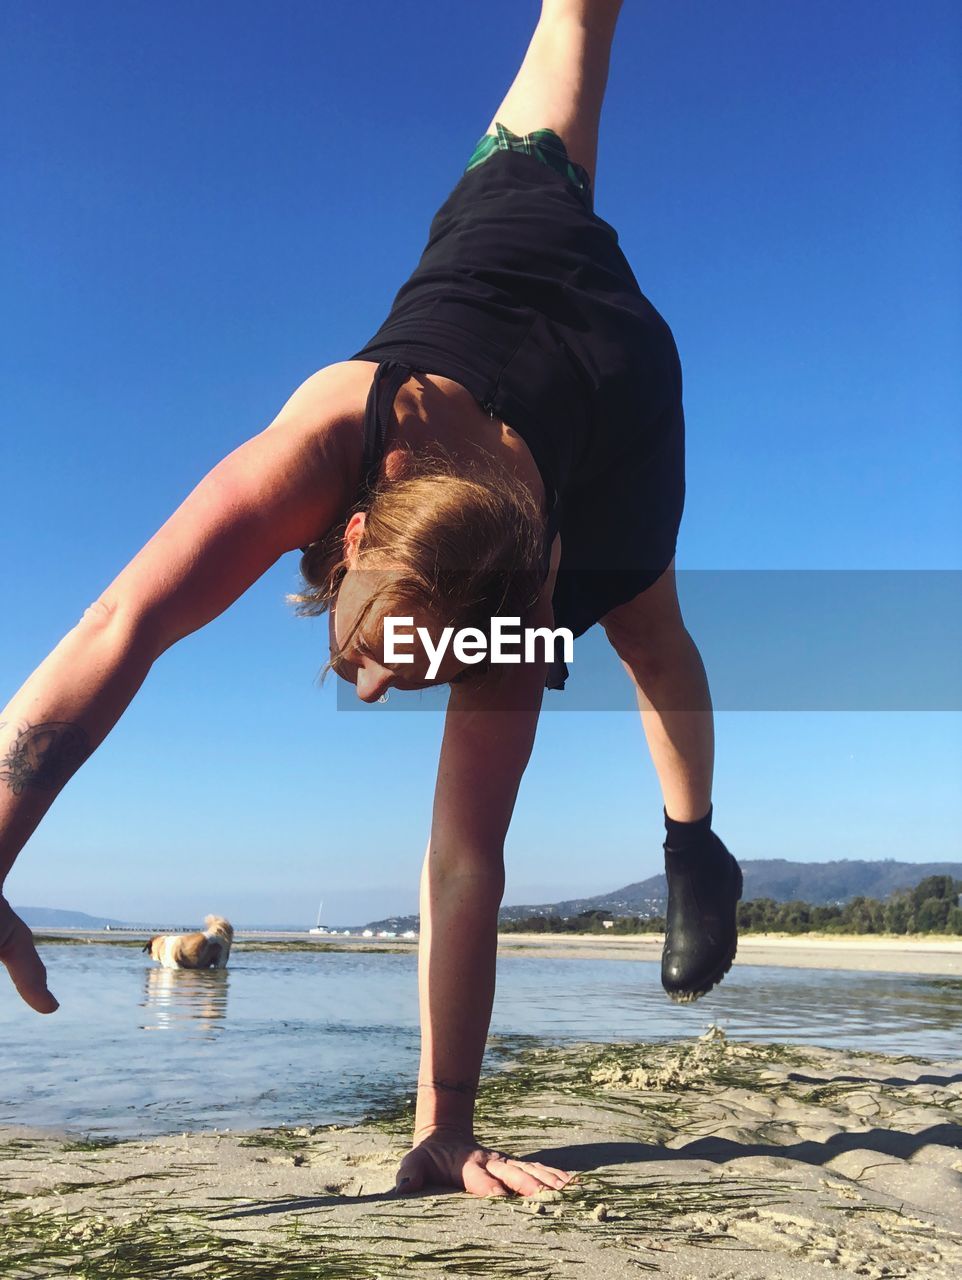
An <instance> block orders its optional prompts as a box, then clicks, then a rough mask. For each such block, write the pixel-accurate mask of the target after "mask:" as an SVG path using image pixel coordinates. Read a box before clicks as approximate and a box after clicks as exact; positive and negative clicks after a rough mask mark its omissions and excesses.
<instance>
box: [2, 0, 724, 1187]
mask: <svg viewBox="0 0 962 1280" xmlns="http://www.w3.org/2000/svg"><path fill="white" fill-rule="evenodd" d="M619 8H620V0H543V8H542V14H541V17H540V19H539V22H538V25H537V27H536V29H535V32H534V35H533V37H532V40H531V44H530V47H529V49H528V51H527V54H526V56H525V58H524V61H523V63H522V66H521V68H520V70H519V72H518V75H517V77H516V79H515V81H514V83H513V84H512V86H511V88H510V90H509V92H508V94H507V96H506V98H505V99H504V101H503V102H502V104H501V106H500V107H499V109H498V111H497V114H496V116H495V119H494V120H493V121H492V123H491V125H490V127H489V129H488V131H487V133H486V134H485V136H484V137H483V138H482V139H481V142H480V143H479V144H478V147H477V149H476V151H475V153H474V155H473V156H472V157H471V159H470V162H469V166H468V169H467V170H466V172H465V174H464V176H463V177H462V179H461V181H460V182H459V183H458V185H457V187H456V188H455V190H454V192H453V193H452V195H451V196H450V197H449V199H448V201H447V202H446V203H445V205H444V206H443V207H442V209H441V210H440V211H439V213H438V215H437V217H436V218H435V220H434V223H433V224H432V227H431V235H430V238H429V243H428V246H427V248H426V250H425V253H424V255H423V257H422V260H421V263H420V264H419V266H418V268H417V270H416V271H415V273H414V275H413V276H412V278H411V279H410V280H409V281H408V282H407V284H405V286H404V287H403V288H402V290H401V291H400V293H399V294H398V297H397V299H396V300H395V304H394V307H393V309H392V312H391V315H390V316H389V318H388V320H387V321H386V322H385V324H384V325H383V326H382V328H381V329H380V330H379V332H378V333H377V334H376V335H375V337H374V338H372V340H371V341H370V342H369V343H368V344H367V345H366V346H365V347H364V348H362V349H361V350H360V351H358V352H357V353H356V354H355V355H354V356H353V357H352V358H351V359H350V360H347V361H344V362H343V363H340V364H336V365H332V366H330V367H328V368H325V369H322V370H321V371H320V372H319V373H317V374H315V375H314V376H313V377H312V378H310V379H308V381H307V382H306V383H305V384H304V385H303V386H302V387H301V388H300V389H299V390H298V391H297V392H296V393H295V395H294V396H293V397H292V398H291V400H290V401H289V402H288V403H287V404H286V405H285V406H284V408H283V409H282V410H281V412H280V414H279V415H278V417H277V418H276V420H275V421H274V422H273V423H272V424H271V425H270V426H269V427H268V428H267V429H266V430H265V431H263V432H262V433H261V434H259V435H257V436H255V437H254V438H253V439H251V440H249V441H248V442H247V443H246V444H244V445H242V446H241V447H240V448H239V449H237V450H236V451H235V452H234V453H232V454H231V455H230V456H229V457H227V458H226V459H224V461H223V462H221V463H220V464H219V465H218V466H217V467H215V468H214V470H213V471H212V472H211V473H210V474H209V475H208V476H207V477H206V478H205V479H204V480H202V481H201V483H200V484H199V486H198V487H197V489H196V490H195V491H194V492H193V493H192V494H191V495H190V496H189V497H188V498H187V499H186V501H185V502H184V503H183V505H182V506H181V507H180V508H179V509H178V510H177V511H176V512H175V513H174V514H173V516H172V517H171V518H170V519H169V520H168V521H167V523H166V524H165V525H164V526H163V527H162V528H161V529H160V531H159V532H158V533H157V534H156V535H155V536H154V538H152V539H151V541H150V542H149V543H148V544H147V545H146V546H145V547H144V548H143V550H142V551H141V552H140V553H139V554H138V555H137V556H136V557H135V558H134V560H133V561H132V562H131V563H130V564H129V565H128V566H127V567H126V568H125V569H124V570H123V571H122V573H121V574H120V575H119V577H118V578H117V579H116V580H115V581H114V582H113V583H112V584H111V585H110V586H109V587H108V588H107V590H106V591H105V592H104V593H103V595H102V596H101V597H100V599H99V600H98V601H97V602H96V603H95V604H94V605H92V606H91V607H90V608H89V609H88V610H87V611H86V613H85V615H84V617H83V619H82V620H81V621H80V623H79V624H78V625H77V626H76V627H75V628H74V629H73V630H72V631H71V632H70V633H69V634H68V635H67V636H66V637H65V638H64V640H63V641H62V642H61V643H60V644H59V645H58V646H57V648H56V649H55V650H54V651H53V653H51V654H50V656H49V657H48V658H47V659H46V660H45V661H44V662H43V663H42V664H41V666H40V667H39V668H38V669H37V670H36V671H35V672H34V673H33V675H32V676H31V677H30V678H29V679H28V681H27V683H26V684H25V685H24V687H23V688H22V689H21V690H20V691H19V692H18V693H17V694H16V695H15V696H14V698H13V699H12V701H11V702H10V704H9V705H8V707H7V708H6V710H5V712H4V713H3V714H2V715H0V720H2V722H3V723H2V724H0V883H2V879H3V878H4V877H5V875H6V872H7V871H8V870H9V868H10V866H11V865H12V863H13V861H14V859H15V858H16V856H17V854H18V853H19V851H20V849H21V848H22V847H23V845H24V844H25V842H26V841H27V839H28V838H29V836H30V835H31V833H32V832H33V830H34V828H35V827H36V825H37V823H38V822H39V821H40V819H41V818H42V816H43V814H44V813H45V811H46V809H47V808H48V806H49V805H50V803H51V802H52V800H53V798H54V796H55V795H56V794H57V792H58V791H59V790H60V788H61V787H62V786H63V784H64V783H65V782H66V781H67V779H68V778H69V777H70V776H71V774H72V773H73V772H74V771H75V770H76V768H77V767H78V766H79V765H80V764H81V763H82V762H83V760H84V759H86V758H87V756H88V755H89V754H90V753H91V752H92V751H93V750H94V749H95V748H96V746H97V745H98V744H99V743H100V742H101V741H102V740H103V738H104V737H105V736H106V735H107V733H109V731H110V729H111V728H112V727H113V725H114V724H115V722H116V721H117V719H118V718H119V716H120V715H121V714H122V712H123V710H124V709H125V707H126V706H127V704H128V703H129V702H130V700H131V699H132V698H133V696H134V694H135V693H136V691H137V689H138V688H139V686H140V684H141V683H142V681H143V680H144V678H145V676H146V675H147V672H148V671H149V670H150V667H151V665H152V663H153V661H154V660H155V659H156V658H157V657H158V656H159V655H160V654H161V653H162V652H163V651H164V650H165V649H167V648H168V647H169V646H170V645H172V644H173V643H174V642H175V641H176V640H178V639H180V638H181V637H183V636H186V635H187V634H189V633H190V632H191V631H194V630H196V629H197V628H199V627H201V626H203V625H205V624H206V623H207V622H209V621H210V620H211V619H213V618H214V617H216V616H217V615H218V614H219V613H221V612H222V611H223V610H224V609H226V608H227V606H228V605H229V604H231V603H232V602H233V601H234V600H235V599H236V598H237V597H238V596H239V595H241V593H242V592H243V591H245V590H246V588H247V587H249V586H250V585H251V584H252V583H253V582H254V581H255V580H256V579H257V578H258V577H259V576H260V575H261V574H262V573H264V572H265V570H267V569H268V568H269V567H270V566H271V565H272V564H273V563H274V562H275V561H276V560H277V559H278V557H279V556H281V555H282V554H284V553H285V552H288V551H291V550H293V549H295V548H302V549H306V550H305V554H304V558H303V561H302V567H303V570H304V575H305V579H306V585H305V588H304V591H303V592H302V594H301V595H300V597H299V601H300V607H301V608H302V609H303V610H306V611H323V610H325V609H330V614H331V654H332V657H331V663H332V666H333V667H334V669H335V670H336V671H337V673H338V674H339V675H340V676H343V677H344V678H347V679H350V680H353V681H354V682H355V684H356V686H357V693H358V696H359V697H361V698H362V699H363V700H365V701H368V702H370V701H373V700H376V699H379V698H384V697H386V696H387V695H388V692H389V691H390V690H393V689H399V690H400V689H408V688H421V687H424V685H425V684H428V683H439V682H441V681H445V682H450V683H451V685H452V689H451V695H450V700H449V707H448V713H447V719H446V726H445V733H444V740H443V744H442V749H441V759H440V764H439V770H438V781H437V789H436V794H435V802H434V812H433V819H432V827H431V838H430V843H429V847H428V852H427V856H426V858H425V863H424V872H423V876H422V891H421V938H420V969H419V972H420V979H419V982H420V995H421V1013H422V1055H421V1069H420V1075H419V1084H418V1107H417V1118H416V1128H415V1134H414V1146H413V1148H412V1150H411V1152H409V1153H408V1155H407V1156H406V1157H405V1159H404V1161H403V1163H402V1166H401V1170H400V1172H399V1175H398V1186H399V1188H400V1189H402V1190H404V1189H414V1188H416V1187H419V1186H421V1185H424V1184H426V1183H433V1184H442V1185H454V1186H463V1187H465V1188H466V1190H468V1191H469V1192H473V1193H474V1194H478V1195H505V1194H508V1193H510V1192H517V1193H520V1194H524V1195H528V1194H533V1193H535V1192H537V1191H538V1190H539V1189H540V1188H541V1187H544V1186H547V1187H559V1186H562V1185H564V1183H565V1181H567V1176H568V1175H567V1174H565V1173H564V1172H563V1171H561V1170H558V1169H549V1168H547V1167H545V1166H543V1165H540V1164H535V1163H530V1162H524V1161H520V1160H516V1159H512V1158H509V1157H507V1156H504V1155H503V1154H501V1153H498V1152H492V1151H490V1150H488V1149H487V1148H485V1147H484V1146H483V1145H482V1144H480V1143H479V1142H478V1141H477V1139H476V1138H475V1136H474V1134H473V1129H472V1116H473V1107H474V1092H475V1089H476V1086H477V1081H478V1076H479V1073H480V1066H481V1059H482V1055H483V1050H484V1044H485V1038H486V1034H487V1028H488V1022H489V1018H490V1013H491V1004H492V999H493V994H494V971H495V952H496V946H497V913H498V907H499V903H500V900H501V894H502V889H503V861H502V850H503V843H504V838H505V834H506V831H507V827H508V823H509V820H510V817H511V812H512V809H513V805H514V800H515V796H516V793H517V788H518V784H519V781H520V778H521V775H522V772H523V770H524V767H525V765H526V762H527V759H528V755H529V753H530V750H531V745H532V742H533V740H534V734H535V726H536V724H537V720H538V714H539V709H540V705H541V699H542V694H543V689H544V686H545V683H546V677H547V683H548V684H549V686H551V687H555V688H561V687H563V684H564V678H565V675H566V673H565V672H564V670H563V667H562V666H560V665H558V664H555V665H554V666H550V667H549V666H548V665H547V662H546V660H545V659H544V658H541V659H539V660H538V661H531V662H525V663H522V664H519V665H516V666H506V667H504V668H503V669H499V670H497V671H494V670H491V671H488V672H485V671H484V670H483V664H482V666H480V667H479V666H474V665H468V664H466V663H464V662H462V661H460V660H459V659H458V658H457V657H456V656H454V655H450V654H449V655H446V656H445V658H444V661H443V663H442V665H441V667H440V669H438V670H437V671H436V672H434V673H433V675H432V674H431V672H430V670H429V667H428V663H427V659H426V653H425V647H424V646H423V645H422V646H421V647H417V646H415V648H414V649H413V650H412V657H413V659H414V660H413V662H411V663H408V664H401V663H399V662H397V661H392V659H391V657H390V655H389V653H388V651H387V650H386V645H385V640H386V637H385V619H386V618H387V617H393V616H401V615H406V616H409V617H411V618H412V619H413V621H414V622H415V623H416V624H417V625H422V626H424V627H425V628H426V632H427V634H428V635H429V636H431V637H437V635H438V633H439V632H440V629H441V628H443V627H445V626H448V625H455V626H457V627H468V626H473V627H476V628H477V629H479V630H480V631H482V633H484V632H485V631H486V630H488V631H489V630H490V628H491V625H492V624H491V620H492V618H493V617H496V616H497V617H501V616H503V617H508V616H518V617H522V618H523V619H524V621H525V623H526V625H528V626H535V627H537V626H547V627H551V626H552V625H558V626H565V627H569V628H570V629H571V630H572V631H573V632H574V633H575V634H579V633H580V632H583V631H584V630H586V629H587V628H588V627H589V626H591V625H593V624H594V623H595V622H599V621H600V622H601V623H602V625H603V626H604V628H605V630H606V632H607V635H608V637H609V639H610V640H611V643H612V644H613V645H614V647H615V649H616V651H617V653H618V655H619V656H620V658H621V660H622V662H623V664H624V666H625V668H626V670H627V672H628V675H629V676H630V678H631V680H632V681H633V683H634V686H635V688H636V690H637V696H638V702H639V707H640V710H641V715H642V720H643V723H644V728H645V732H646V735H647V738H648V743H649V746H650V749H651V752H652V756H653V759H654V762H655V765H656V769H657V772H658V776H659V779H660V782H661V786H662V790H663V795H664V801H665V818H666V827H667V833H668V835H667V840H666V866H667V870H668V876H669V908H668V935H667V939H666V945H665V956H664V961H663V972H662V977H663V982H664V984H665V986H666V989H667V990H668V991H669V993H670V994H671V995H673V996H674V997H675V998H679V999H691V998H695V997H696V996H697V995H700V994H702V993H703V992H704V991H706V990H708V989H709V988H710V987H711V986H712V985H713V984H714V983H715V982H717V981H719V980H720V979H721V977H722V976H723V975H724V973H725V972H727V969H728V967H729V966H730V964H731V961H732V957H733V955H734V950H735V905H736V902H737V898H738V896H739V894H740V890H741V878H740V872H739V871H738V867H737V863H735V861H734V859H733V858H732V857H731V855H730V854H729V853H728V852H727V850H725V848H724V846H723V845H722V844H721V842H720V841H719V840H718V838H717V837H716V836H715V835H714V834H713V833H712V832H711V774H712V758H713V745H712V744H713V738H712V718H711V703H710V700H709V694H708V688H707V683H706V680H705V675H704V670H703V667H702V665H701V660H700V658H699V656H698V653H697V650H696V649H695V647H694V644H693V643H692V641H691V638H690V637H689V636H688V633H687V632H686V630H685V628H684V625H683V623H682V619H681V615H680V612H679V608H678V602H677V598H676V594H675V583H674V569H673V556H674V547H675V538H676V535H677V529H678V522H679V520H680V517H681V508H682V500H683V492H684V478H683V436H684V424H683V417H682V411H681V378H680V370H679V366H678V359H677V354H676V352H675V347H674V343H673V341H672V338H671V333H670V331H669V329H668V327H667V325H665V323H664V321H663V320H662V319H661V317H660V316H658V314H657V312H655V310H654V309H653V308H652V307H651V305H650V304H649V303H648V302H647V300H646V299H645V298H644V297H643V296H642V294H641V293H640V291H639V289H638V286H637V283H636V282H635V279H634V276H633V275H632V273H631V270H630V268H629V267H628V264H627V262H626V261H625V259H624V257H623V256H622V254H621V251H620V249H619V248H618V244H617V236H616V234H615V232H614V230H613V229H612V228H611V227H610V226H609V225H608V224H607V223H605V222H603V221H602V220H601V219H600V218H598V217H596V216H595V214H594V213H593V210H592V197H591V191H592V186H593V182H594V172H595V154H596V147H597V134H598V122H599V117H600V113H601V105H602V98H603V95H604V88H605V82H606V79H607V70H608V58H609V52H610V47H611V41H612V38H613V35H614V30H615V24H616V21H617V17H618V10H619ZM335 604H336V608H335V607H334V606H335ZM0 958H2V959H3V960H4V962H5V963H6V965H7V967H8V969H9V971H10V974H11V977H12V979H13V981H14V983H15V985H16V987H17V989H18V990H19V992H20V994H21V996H22V997H23V998H24V1000H26V1002H27V1003H28V1004H29V1005H30V1006H31V1007H32V1008H34V1009H36V1010H37V1011H38V1012H41V1013H49V1012H53V1010H54V1009H56V1007H57V1004H56V1001H55V1000H54V998H53V996H52V995H51V994H50V992H49V991H48V989H47V985H46V974H45V970H44V967H43V965H42V963H41V961H40V959H39V957H38V955H37V953H36V950H35V948H34V946H33V942H32V940H31V935H30V931H29V930H28V929H27V927H26V925H24V924H23V922H22V921H20V920H19V919H18V918H17V917H16V916H15V915H14V914H13V912H12V911H11V909H10V908H9V906H8V905H7V903H6V902H5V900H4V899H2V898H0Z"/></svg>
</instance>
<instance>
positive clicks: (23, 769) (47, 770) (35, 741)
mask: <svg viewBox="0 0 962 1280" xmlns="http://www.w3.org/2000/svg"><path fill="white" fill-rule="evenodd" d="M90 752H91V747H90V739H89V738H88V737H87V734H86V733H85V732H84V730H83V729H81V728H80V726H79V725H76V724H67V723H66V722H63V721H57V720H52V721H49V722H48V723H47V724H37V725H27V726H26V727H25V728H23V729H21V730H19V732H18V733H17V736H16V738H15V739H14V740H13V742H12V743H11V745H10V747H9V749H8V751H7V753H6V755H5V756H3V758H2V759H0V782H5V783H6V784H7V786H8V788H9V789H10V790H11V791H12V792H13V794H14V795H15V796H19V795H23V793H24V791H26V790H28V789H30V790H33V791H59V790H60V788H61V787H62V786H63V785H64V783H65V782H66V781H67V779H68V778H69V777H70V776H71V774H73V773H75V772H76V770H77V769H79V768H80V766H81V765H82V764H83V762H84V761H85V760H86V759H87V757H88V756H89V755H90Z"/></svg>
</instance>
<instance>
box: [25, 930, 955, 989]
mask: <svg viewBox="0 0 962 1280" xmlns="http://www.w3.org/2000/svg"><path fill="white" fill-rule="evenodd" d="M34 934H35V936H36V937H37V940H38V942H39V943H40V944H41V945H44V944H46V945H54V946H55V945H57V944H58V943H60V944H70V943H78V942H85V941H89V942H96V943H104V944H107V945H120V946H124V945H126V946H130V947H134V946H139V945H140V944H141V943H142V941H143V940H144V939H146V938H147V937H148V931H147V930H144V931H142V932H139V931H136V930H126V929H125V930H119V929H109V930H98V929H43V928H37V929H35V930H34ZM236 936H237V941H236V947H237V950H238V951H243V950H244V949H245V947H246V948H247V949H250V950H258V951H260V950H270V949H273V948H274V947H276V948H277V950H303V951H333V950H340V949H342V948H343V949H346V950H351V951H382V952H383V951H409V952H410V951H413V950H415V949H416V946H417V943H416V940H414V939H406V938H378V937H374V938H362V937H359V936H354V937H348V938H346V937H343V936H341V935H333V934H328V935H320V936H310V935H308V934H307V933H306V932H304V933H292V932H274V933H272V932H270V931H267V930H257V931H253V930H244V929H239V930H238V931H237V935H236ZM663 941H664V939H663V937H662V935H661V934H656V933H651V934H627V935H625V934H622V935H619V936H607V937H606V936H604V935H600V934H592V935H585V934H564V933H556V934H550V933H549V934H545V933H502V934H499V937H498V951H499V954H501V955H519V956H525V955H527V956H532V955H534V956H537V957H539V958H541V959H583V960H644V961H649V962H656V961H658V960H659V959H660V957H661V948H662V943H663ZM735 964H736V966H738V965H739V964H741V965H765V966H769V965H773V966H778V967H786V968H793V969H850V970H858V971H863V972H875V973H903V974H929V975H942V976H947V977H954V976H960V977H962V938H953V937H950V936H947V935H945V934H914V935H906V936H900V935H895V934H890V935H884V934H795V935H791V934H765V933H749V934H743V935H742V937H741V938H740V939H739V943H738V958H737V960H736V962H735Z"/></svg>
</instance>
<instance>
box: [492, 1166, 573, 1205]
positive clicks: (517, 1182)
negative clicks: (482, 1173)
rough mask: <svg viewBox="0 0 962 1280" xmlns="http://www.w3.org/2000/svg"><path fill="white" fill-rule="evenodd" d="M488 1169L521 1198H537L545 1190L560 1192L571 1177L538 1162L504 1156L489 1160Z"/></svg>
mask: <svg viewBox="0 0 962 1280" xmlns="http://www.w3.org/2000/svg"><path fill="white" fill-rule="evenodd" d="M486 1167H487V1169H488V1172H489V1173H492V1174H494V1175H495V1176H496V1177H497V1178H498V1179H499V1180H500V1181H501V1182H502V1183H503V1184H504V1185H505V1186H506V1187H508V1188H509V1189H510V1190H511V1191H514V1192H516V1193H517V1194H518V1195H519V1196H536V1195H537V1194H538V1192H539V1191H544V1190H545V1189H548V1190H551V1191H556V1190H560V1189H561V1188H562V1187H563V1186H564V1185H565V1184H566V1182H569V1181H570V1177H569V1176H568V1175H567V1174H565V1173H562V1171H561V1170H560V1169H549V1168H548V1166H547V1165H543V1164H539V1163H538V1162H537V1161H536V1160H510V1159H507V1158H505V1157H504V1156H494V1157H492V1158H491V1159H490V1160H488V1162H487V1165H486Z"/></svg>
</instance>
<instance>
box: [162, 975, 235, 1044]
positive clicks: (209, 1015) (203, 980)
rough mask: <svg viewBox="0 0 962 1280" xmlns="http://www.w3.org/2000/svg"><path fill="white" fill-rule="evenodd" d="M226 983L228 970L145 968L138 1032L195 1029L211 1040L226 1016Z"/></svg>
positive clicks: (228, 979) (227, 982)
mask: <svg viewBox="0 0 962 1280" xmlns="http://www.w3.org/2000/svg"><path fill="white" fill-rule="evenodd" d="M229 982H230V978H229V977H228V970H227V969H147V970H146V973H145V985H144V998H143V1000H142V1001H141V1006H142V1008H144V1009H146V1010H147V1011H148V1013H147V1019H148V1020H147V1021H146V1022H144V1023H142V1024H141V1028H140V1029H141V1031H172V1030H179V1031H182V1032H183V1031H186V1032H190V1031H191V1030H194V1032H195V1033H196V1032H199V1033H200V1034H201V1035H202V1036H204V1037H205V1038H208V1039H209V1038H211V1037H212V1036H213V1035H215V1034H216V1032H217V1030H218V1029H219V1027H218V1024H219V1023H222V1022H223V1020H224V1018H225V1017H226V1016H227V992H228V989H229V987H228V984H229ZM191 1022H199V1023H200V1024H201V1025H200V1026H199V1027H195V1028H191V1027H190V1025H189V1024H190V1023H191Z"/></svg>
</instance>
